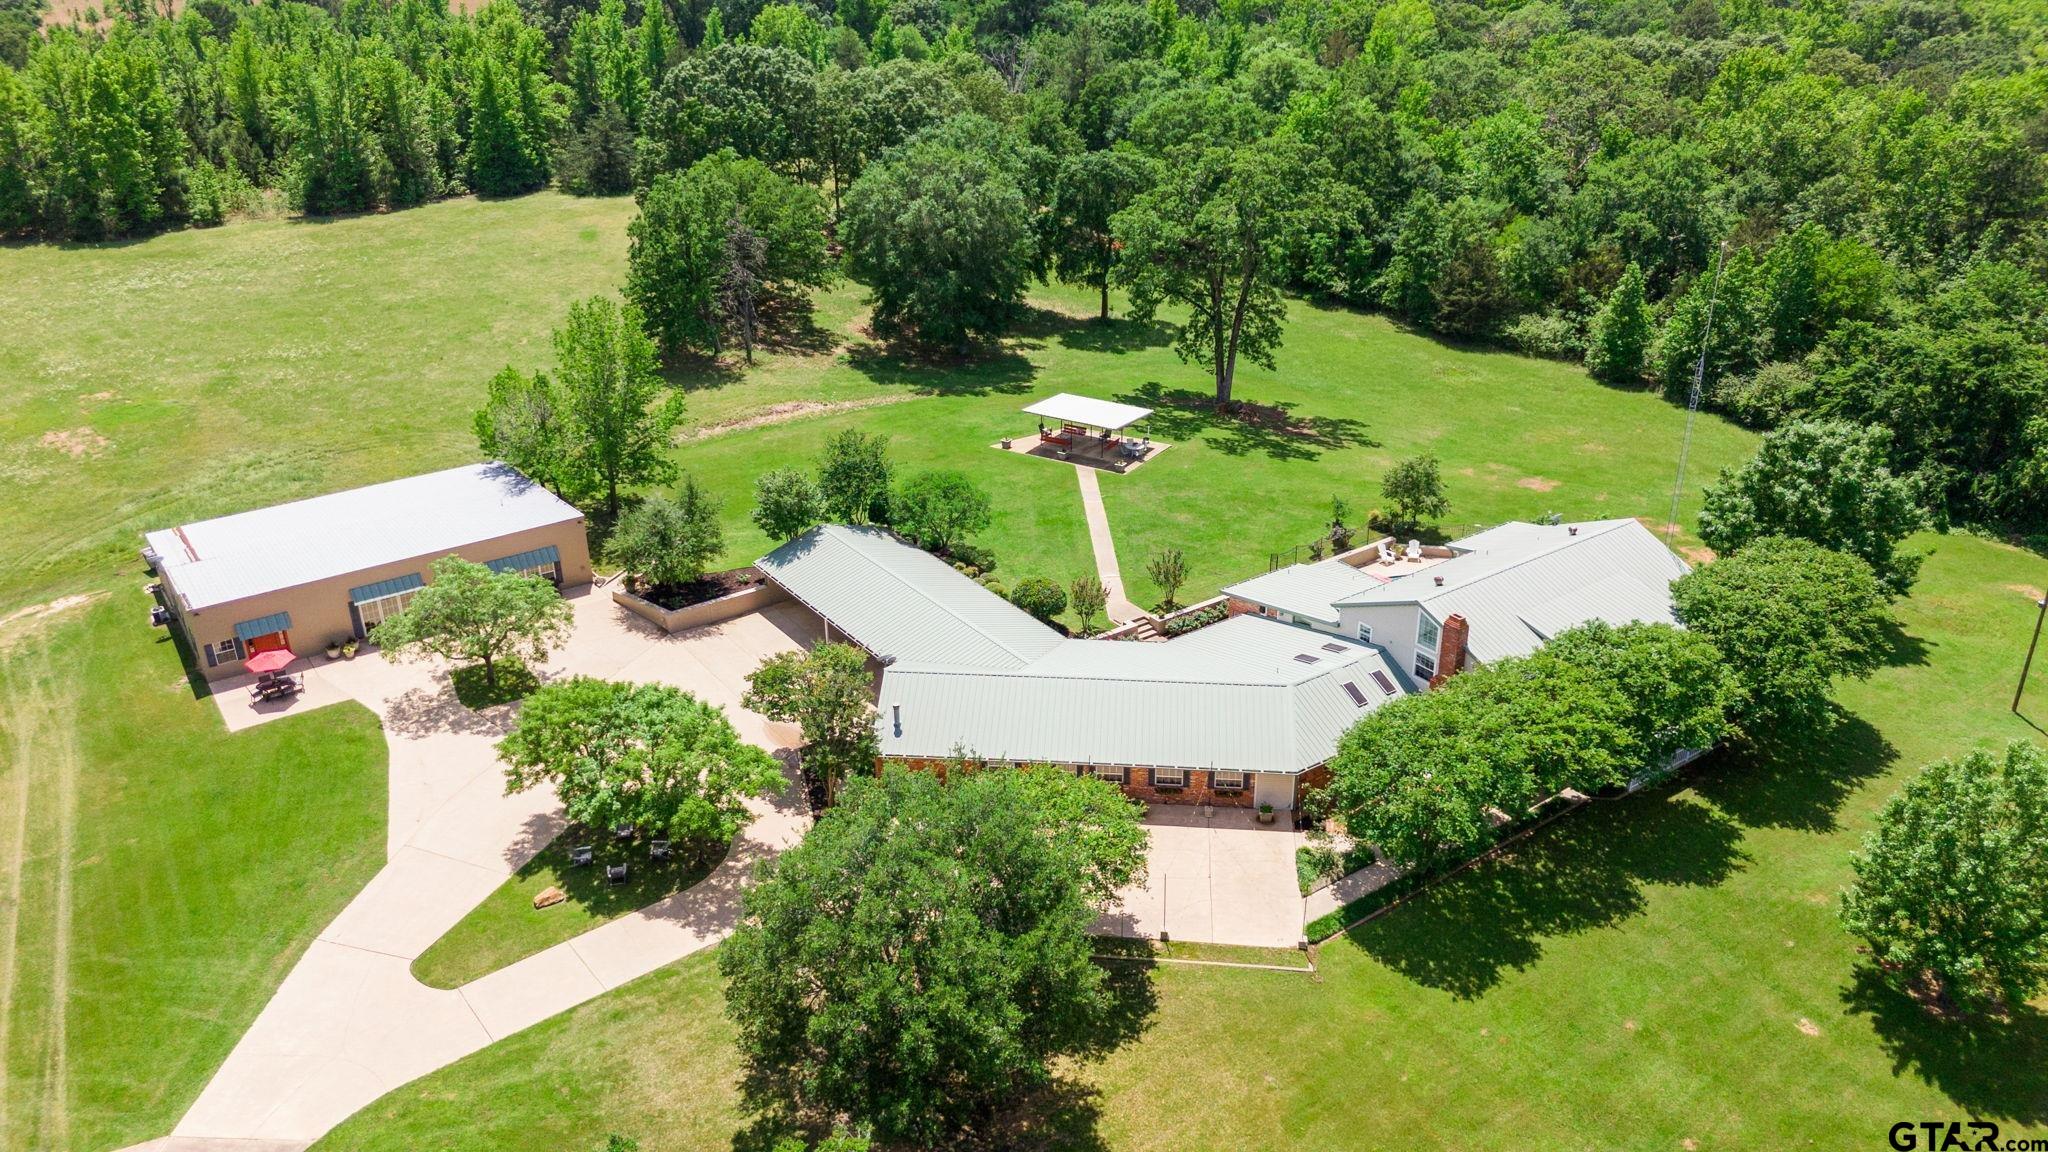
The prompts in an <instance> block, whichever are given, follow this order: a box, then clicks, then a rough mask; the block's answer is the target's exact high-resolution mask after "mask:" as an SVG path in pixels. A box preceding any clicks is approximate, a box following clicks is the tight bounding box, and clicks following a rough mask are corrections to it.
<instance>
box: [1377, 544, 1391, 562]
mask: <svg viewBox="0 0 2048 1152" xmlns="http://www.w3.org/2000/svg"><path fill="white" fill-rule="evenodd" d="M1393 562H1394V550H1393V549H1392V548H1389V547H1387V546H1386V545H1385V544H1382V545H1380V563H1382V564H1392V563H1393Z"/></svg>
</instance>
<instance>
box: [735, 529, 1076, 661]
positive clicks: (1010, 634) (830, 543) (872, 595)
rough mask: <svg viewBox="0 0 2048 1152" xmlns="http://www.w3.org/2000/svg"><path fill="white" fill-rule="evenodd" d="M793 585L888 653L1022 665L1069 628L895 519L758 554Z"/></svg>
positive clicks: (871, 646)
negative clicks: (913, 537) (960, 567)
mask: <svg viewBox="0 0 2048 1152" xmlns="http://www.w3.org/2000/svg"><path fill="white" fill-rule="evenodd" d="M756 563H757V564H758V565H759V566H760V568H761V570H762V571H763V572H766V573H767V574H768V575H769V576H771V577H773V578H774V579H775V582H776V583H777V584H780V585H782V587H783V588H784V589H786V590H787V591H788V592H789V594H790V595H792V596H794V597H796V598H797V599H798V600H799V601H801V602H802V603H803V604H804V605H805V606H806V607H808V608H810V609H811V611H813V612H816V613H817V614H818V615H820V616H823V617H824V618H825V619H827V620H829V621H831V623H832V626H833V627H834V628H836V629H838V630H840V631H842V632H845V633H846V634H847V635H848V636H851V637H852V638H853V639H854V640H855V641H857V642H858V643H859V644H860V646H861V647H863V648H866V649H867V650H868V651H869V652H872V653H874V654H875V655H876V656H877V657H880V658H881V659H884V660H904V661H916V662H918V663H924V664H939V665H951V666H963V667H974V668H1016V667H1021V666H1022V665H1024V664H1026V663H1028V662H1030V661H1032V660H1035V659H1037V658H1038V657H1040V656H1043V655H1045V654H1046V653H1047V652H1049V651H1051V650H1052V649H1054V648H1057V647H1059V645H1060V644H1061V643H1062V641H1063V637H1061V635H1060V634H1059V633H1058V632H1055V631H1053V630H1052V629H1051V628H1048V627H1046V626H1045V625H1044V624H1041V623H1039V622H1038V621H1037V620H1036V619H1034V618H1033V617H1032V616H1031V614H1030V613H1028V612H1025V611H1024V610H1023V609H1021V608H1018V607H1017V606H1016V605H1014V604H1011V603H1010V602H1009V601H1007V600H1005V599H1003V598H1002V597H1000V596H997V595H996V594H995V593H993V592H990V591H989V590H988V589H986V588H983V587H982V586H981V585H979V584H976V583H975V582H974V581H972V580H970V579H968V578H967V577H966V576H964V575H962V574H961V573H960V572H958V571H957V570H955V569H954V568H953V566H952V565H950V564H947V563H946V562H945V561H943V560H941V559H939V558H938V557H936V556H934V555H932V554H931V553H929V552H926V551H924V550H923V549H921V548H917V547H913V546H912V545H909V544H906V543H904V542H903V541H901V540H899V539H897V538H896V537H895V536H894V535H892V534H890V533H889V532H888V531H887V530H886V529H882V528H854V527H849V526H847V525H844V524H826V525H823V526H821V527H817V528H813V529H811V530H810V531H809V532H806V533H804V534H803V535H802V536H799V537H797V538H796V539H794V540H792V541H790V542H789V543H787V544H784V545H783V546H782V547H780V548H777V549H776V550H775V551H773V552H770V553H769V554H768V555H766V556H763V557H762V558H761V559H760V560H759V561H757V562H756Z"/></svg>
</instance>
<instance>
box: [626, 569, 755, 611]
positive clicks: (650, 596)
mask: <svg viewBox="0 0 2048 1152" xmlns="http://www.w3.org/2000/svg"><path fill="white" fill-rule="evenodd" d="M764 579H766V577H764V576H762V575H761V570H760V569H758V568H755V567H753V566H752V565H749V566H747V567H745V568H734V569H731V570H730V571H726V572H707V573H705V574H704V575H703V576H702V577H700V578H698V579H696V580H692V581H691V582H689V583H688V584H654V585H636V586H633V595H635V596H638V597H640V598H641V599H642V600H645V601H647V602H648V603H650V604H654V605H657V606H659V607H661V608H665V609H667V610H669V611H671V612H673V611H675V610H676V609H678V608H688V607H690V606H691V605H692V604H704V603H708V602H710V601H712V600H716V599H718V598H719V597H721V596H730V595H732V594H733V593H734V592H743V591H745V590H746V589H748V588H752V587H753V586H755V585H756V584H759V583H761V582H762V581H763V580H764Z"/></svg>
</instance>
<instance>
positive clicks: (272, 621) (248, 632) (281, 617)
mask: <svg viewBox="0 0 2048 1152" xmlns="http://www.w3.org/2000/svg"><path fill="white" fill-rule="evenodd" d="M291 626H292V614H291V613H289V612H272V613H271V614H270V615H268V616H258V617H257V618H255V619H254V620H244V621H242V622H241V623H240V624H237V625H235V639H237V640H240V641H241V642H242V643H244V644H247V643H248V642H249V641H251V640H254V639H255V638H256V637H258V636H268V635H270V634H271V633H272V632H288V631H290V630H291Z"/></svg>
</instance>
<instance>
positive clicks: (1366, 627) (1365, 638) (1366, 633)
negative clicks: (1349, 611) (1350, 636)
mask: <svg viewBox="0 0 2048 1152" xmlns="http://www.w3.org/2000/svg"><path fill="white" fill-rule="evenodd" d="M1358 642H1359V643H1361V644H1370V643H1372V625H1370V624H1367V623H1365V622H1364V621H1360V622H1359V624H1358Z"/></svg>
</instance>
